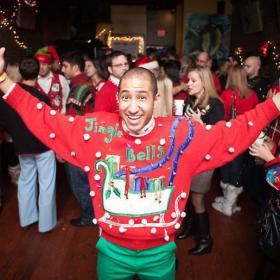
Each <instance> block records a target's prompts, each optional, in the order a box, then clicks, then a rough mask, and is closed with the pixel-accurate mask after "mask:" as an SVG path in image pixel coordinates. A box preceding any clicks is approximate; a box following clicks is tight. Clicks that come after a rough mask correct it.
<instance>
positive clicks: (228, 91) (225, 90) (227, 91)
mask: <svg viewBox="0 0 280 280" xmlns="http://www.w3.org/2000/svg"><path fill="white" fill-rule="evenodd" d="M229 95H231V89H229V88H226V89H224V90H223V91H222V93H221V95H220V96H221V98H223V97H226V96H229Z"/></svg>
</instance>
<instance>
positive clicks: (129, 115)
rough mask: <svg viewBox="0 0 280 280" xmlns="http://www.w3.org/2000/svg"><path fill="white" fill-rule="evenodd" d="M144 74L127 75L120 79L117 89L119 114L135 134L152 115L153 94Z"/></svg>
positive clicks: (147, 78)
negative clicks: (118, 88)
mask: <svg viewBox="0 0 280 280" xmlns="http://www.w3.org/2000/svg"><path fill="white" fill-rule="evenodd" d="M145 75H146V74H144V75H142V76H140V75H133V76H129V77H127V78H125V79H123V80H122V81H121V84H120V90H119V96H118V98H119V110H120V115H121V117H122V119H123V121H124V122H125V124H126V126H127V128H128V129H129V130H130V131H132V132H133V133H135V134H137V133H139V132H140V131H141V129H143V128H144V127H145V125H146V124H148V122H149V121H150V120H151V118H152V116H153V109H154V101H155V98H156V97H155V94H154V92H153V90H152V86H151V81H150V79H149V77H147V76H146V77H145Z"/></svg>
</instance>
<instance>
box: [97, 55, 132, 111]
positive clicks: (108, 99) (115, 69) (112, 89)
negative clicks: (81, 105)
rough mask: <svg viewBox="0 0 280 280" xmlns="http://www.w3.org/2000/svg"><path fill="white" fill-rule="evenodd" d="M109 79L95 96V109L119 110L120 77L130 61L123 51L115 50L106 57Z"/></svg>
mask: <svg viewBox="0 0 280 280" xmlns="http://www.w3.org/2000/svg"><path fill="white" fill-rule="evenodd" d="M106 65H107V70H108V72H109V73H110V76H109V79H108V80H107V81H106V82H105V84H104V85H103V87H102V88H101V90H100V91H99V92H98V94H97V95H96V97H95V104H94V111H95V112H97V111H105V112H112V113H114V112H118V110H119V108H118V101H117V99H118V86H119V82H120V78H121V77H122V76H123V74H124V73H125V72H126V71H127V70H128V69H129V63H128V60H127V57H126V56H125V54H124V53H123V52H121V51H113V52H112V53H111V54H109V55H108V56H107V57H106Z"/></svg>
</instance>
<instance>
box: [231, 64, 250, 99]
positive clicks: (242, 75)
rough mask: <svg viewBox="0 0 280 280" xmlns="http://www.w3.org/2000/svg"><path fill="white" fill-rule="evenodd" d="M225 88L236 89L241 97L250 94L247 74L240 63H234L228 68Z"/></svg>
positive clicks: (246, 96)
mask: <svg viewBox="0 0 280 280" xmlns="http://www.w3.org/2000/svg"><path fill="white" fill-rule="evenodd" d="M226 88H229V89H231V90H236V91H237V92H238V94H239V96H240V97H242V98H248V96H249V95H250V89H249V87H248V81H247V75H246V72H245V70H244V69H243V68H242V67H241V66H240V65H234V66H233V67H232V68H231V69H230V70H229V73H228V78H227V85H226Z"/></svg>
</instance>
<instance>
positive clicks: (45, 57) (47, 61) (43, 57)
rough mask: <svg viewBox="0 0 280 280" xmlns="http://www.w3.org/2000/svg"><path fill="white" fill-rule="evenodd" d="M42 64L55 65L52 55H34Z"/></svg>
mask: <svg viewBox="0 0 280 280" xmlns="http://www.w3.org/2000/svg"><path fill="white" fill-rule="evenodd" d="M34 56H35V57H36V58H37V59H38V60H39V62H40V63H42V64H48V65H51V64H52V63H53V60H52V56H51V55H50V54H40V53H36V54H35V55H34Z"/></svg>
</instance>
